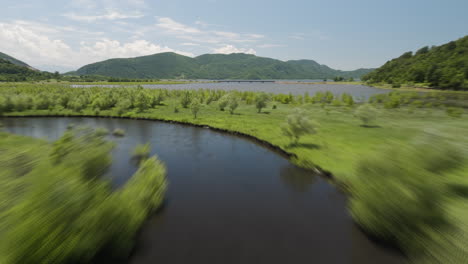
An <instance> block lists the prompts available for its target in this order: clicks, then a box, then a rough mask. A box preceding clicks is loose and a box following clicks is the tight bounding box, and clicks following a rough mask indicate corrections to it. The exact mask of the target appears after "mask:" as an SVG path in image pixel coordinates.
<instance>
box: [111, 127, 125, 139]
mask: <svg viewBox="0 0 468 264" xmlns="http://www.w3.org/2000/svg"><path fill="white" fill-rule="evenodd" d="M112 135H114V136H116V137H123V136H125V130H123V129H120V128H116V129H114V131H113V132H112Z"/></svg>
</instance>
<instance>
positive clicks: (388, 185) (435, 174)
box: [350, 136, 463, 254]
mask: <svg viewBox="0 0 468 264" xmlns="http://www.w3.org/2000/svg"><path fill="white" fill-rule="evenodd" d="M462 158H463V155H462V153H461V152H460V151H459V150H458V149H456V148H455V147H453V146H451V145H448V144H446V143H444V142H443V141H442V140H441V139H440V138H437V137H434V136H432V137H430V138H426V139H424V140H422V141H416V143H414V144H411V145H393V146H391V147H389V148H386V149H383V150H380V151H379V152H377V153H374V154H373V155H372V156H369V157H368V158H364V159H362V160H361V161H360V162H359V164H358V167H357V170H356V172H355V178H354V180H353V181H352V182H351V188H350V190H351V193H352V195H351V201H350V210H351V214H352V216H353V218H354V220H355V221H356V222H357V223H358V224H359V225H360V226H361V227H362V228H364V230H366V231H367V232H368V233H370V234H372V235H373V236H375V237H377V238H379V239H381V240H384V241H386V242H390V243H393V244H395V245H397V246H399V247H400V248H401V249H403V250H404V251H405V252H407V253H411V254H414V253H415V252H418V253H420V251H421V250H424V247H425V245H427V244H429V242H430V239H431V235H432V234H433V232H434V231H437V230H438V229H440V228H441V227H442V226H444V225H445V224H446V219H445V216H444V210H443V208H442V205H443V201H444V199H446V198H445V195H447V185H446V184H447V182H446V178H445V177H444V175H445V174H447V173H449V172H451V171H453V170H455V169H457V168H459V167H460V166H461V164H462Z"/></svg>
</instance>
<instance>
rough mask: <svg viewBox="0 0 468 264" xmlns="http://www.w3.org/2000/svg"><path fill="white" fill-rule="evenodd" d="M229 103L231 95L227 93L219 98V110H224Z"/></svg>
mask: <svg viewBox="0 0 468 264" xmlns="http://www.w3.org/2000/svg"><path fill="white" fill-rule="evenodd" d="M228 104H229V95H228V94H226V95H224V96H223V97H221V99H219V102H218V108H219V110H221V111H224V108H226V107H227V106H228Z"/></svg>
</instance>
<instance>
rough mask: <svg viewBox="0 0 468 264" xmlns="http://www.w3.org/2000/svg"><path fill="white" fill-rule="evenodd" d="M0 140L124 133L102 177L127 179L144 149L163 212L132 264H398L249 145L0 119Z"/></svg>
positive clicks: (304, 179)
mask: <svg viewBox="0 0 468 264" xmlns="http://www.w3.org/2000/svg"><path fill="white" fill-rule="evenodd" d="M0 122H1V123H3V124H4V126H5V128H6V130H7V131H9V132H12V133H16V134H21V135H26V136H32V137H36V138H46V139H49V140H53V139H56V138H58V137H59V136H60V135H61V134H62V133H63V132H64V131H65V130H66V129H67V126H68V125H69V124H75V125H80V126H81V125H87V126H90V127H94V128H97V127H104V128H107V129H108V130H109V131H112V130H114V129H115V128H121V129H124V130H125V132H126V133H125V137H122V138H116V137H113V136H109V139H110V140H113V141H115V142H116V148H115V149H114V150H113V152H112V154H113V165H112V166H111V168H110V171H109V175H108V177H110V179H111V180H112V181H113V183H114V185H115V186H116V187H117V188H118V187H119V186H121V185H122V184H124V183H125V181H126V180H127V179H128V178H129V177H130V175H132V174H133V173H134V172H135V170H136V167H135V164H134V163H133V162H132V161H131V159H130V152H131V150H132V149H133V148H134V147H135V145H136V144H139V143H147V142H149V143H150V144H151V146H152V149H153V152H152V154H157V155H158V156H159V158H160V159H161V160H162V161H164V163H165V164H166V165H167V169H168V170H167V171H168V180H169V183H170V185H169V190H168V193H167V203H166V205H165V206H164V208H163V210H161V211H160V212H159V213H157V214H156V215H154V216H153V217H151V218H150V219H149V220H148V222H147V223H146V224H145V226H144V227H143V229H142V231H141V233H140V235H139V237H138V243H137V246H136V249H135V252H134V254H133V256H132V257H131V259H130V260H129V262H130V263H132V264H149V263H165V264H167V263H174V264H175V263H177V264H179V263H180V264H188V263H204V264H211V263H213V264H219V263H223V264H230V263H239V264H240V263H246V264H248V263H256V264H261V263H265V264H266V263H268V264H275V263H281V264H284V263H291V264H302V263H307V264H309V263H356V264H358V263H359V264H367V263H369V264H371V263H372V264H373V263H379V264H387V263H388V264H390V263H402V262H403V258H402V257H401V255H400V254H398V253H396V252H393V251H390V250H387V249H384V248H382V247H380V246H378V245H377V244H375V243H374V242H372V241H370V240H369V239H368V238H367V237H366V236H365V235H364V234H363V233H362V232H361V231H360V230H359V229H358V228H357V227H356V226H355V224H353V221H352V219H351V217H350V216H349V214H348V212H347V210H346V197H345V196H344V195H343V194H342V193H340V192H339V191H337V189H336V188H335V187H334V186H332V185H330V184H328V183H327V182H326V181H324V180H323V179H322V178H320V177H318V176H316V175H314V174H312V173H311V172H309V171H305V170H303V169H300V168H297V167H296V166H294V165H293V164H291V163H290V162H289V161H288V160H287V159H286V158H285V157H283V156H282V155H280V154H278V153H276V152H274V151H272V150H270V149H268V148H266V147H264V146H261V145H258V144H256V143H254V142H253V141H251V140H248V139H245V138H241V137H237V136H232V135H228V134H224V133H219V132H215V131H212V130H210V129H204V128H199V127H191V126H183V125H177V124H168V123H161V122H155V121H142V120H126V119H106V118H1V119H0Z"/></svg>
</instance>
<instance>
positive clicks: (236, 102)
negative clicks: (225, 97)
mask: <svg viewBox="0 0 468 264" xmlns="http://www.w3.org/2000/svg"><path fill="white" fill-rule="evenodd" d="M238 106H239V100H238V99H237V97H236V96H235V95H234V94H231V95H230V97H229V102H228V108H229V112H230V113H231V115H232V114H234V111H235V110H236V109H237V107H238Z"/></svg>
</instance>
